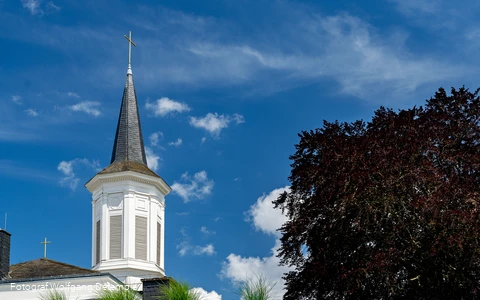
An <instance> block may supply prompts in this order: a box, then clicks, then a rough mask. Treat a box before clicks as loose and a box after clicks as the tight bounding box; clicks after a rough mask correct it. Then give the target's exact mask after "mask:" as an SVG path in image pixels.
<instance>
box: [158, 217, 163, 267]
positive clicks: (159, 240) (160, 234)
mask: <svg viewBox="0 0 480 300" xmlns="http://www.w3.org/2000/svg"><path fill="white" fill-rule="evenodd" d="M161 245H162V225H160V222H157V265H159V266H160V253H161V252H160V251H161Z"/></svg>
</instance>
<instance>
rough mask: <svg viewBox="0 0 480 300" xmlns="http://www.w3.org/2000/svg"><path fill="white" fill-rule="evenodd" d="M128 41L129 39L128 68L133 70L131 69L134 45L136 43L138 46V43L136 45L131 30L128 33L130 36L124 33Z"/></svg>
mask: <svg viewBox="0 0 480 300" xmlns="http://www.w3.org/2000/svg"><path fill="white" fill-rule="evenodd" d="M123 36H124V37H125V38H126V39H127V41H128V70H129V71H130V72H131V69H132V63H131V62H132V45H134V46H135V47H137V45H135V43H134V42H133V41H132V32H131V31H129V33H128V36H126V35H123Z"/></svg>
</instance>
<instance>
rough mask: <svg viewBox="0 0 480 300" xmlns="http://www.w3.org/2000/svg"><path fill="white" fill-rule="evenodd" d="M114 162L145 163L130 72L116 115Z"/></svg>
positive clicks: (135, 97) (138, 116)
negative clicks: (117, 114)
mask: <svg viewBox="0 0 480 300" xmlns="http://www.w3.org/2000/svg"><path fill="white" fill-rule="evenodd" d="M114 162H137V163H140V164H143V165H145V166H146V165H147V159H146V156H145V147H144V145H143V137H142V128H141V125H140V115H139V114H138V105H137V95H136V94H135V87H134V86H133V75H132V74H131V72H128V73H127V82H126V83H125V89H124V90H123V100H122V107H121V108H120V116H119V117H118V125H117V133H116V134H115V143H114V145H113V152H112V160H111V161H110V163H111V164H113V163H114Z"/></svg>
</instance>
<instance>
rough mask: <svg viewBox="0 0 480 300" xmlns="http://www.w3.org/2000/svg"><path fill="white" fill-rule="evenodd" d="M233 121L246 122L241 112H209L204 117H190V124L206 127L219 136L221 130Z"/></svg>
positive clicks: (237, 122)
mask: <svg viewBox="0 0 480 300" xmlns="http://www.w3.org/2000/svg"><path fill="white" fill-rule="evenodd" d="M232 121H233V122H235V123H236V124H241V123H244V122H245V119H244V117H243V116H242V115H239V114H234V115H233V116H229V115H223V114H222V115H219V114H218V113H214V114H212V113H208V114H207V115H206V116H205V117H203V118H196V117H190V125H192V126H193V127H196V128H202V129H205V130H206V131H208V132H210V134H212V135H213V136H215V137H218V135H219V134H220V131H221V130H222V129H224V128H227V127H228V125H229V124H230V123H231V122H232ZM202 141H203V139H202Z"/></svg>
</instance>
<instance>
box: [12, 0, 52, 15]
mask: <svg viewBox="0 0 480 300" xmlns="http://www.w3.org/2000/svg"><path fill="white" fill-rule="evenodd" d="M21 2H22V5H23V8H25V9H27V10H28V11H29V12H30V14H31V15H32V16H35V15H39V16H42V15H44V14H51V13H55V12H58V11H60V7H59V6H57V5H55V3H53V2H52V1H50V2H48V3H47V4H46V5H45V6H44V9H42V7H41V6H42V5H41V4H42V0H21Z"/></svg>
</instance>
